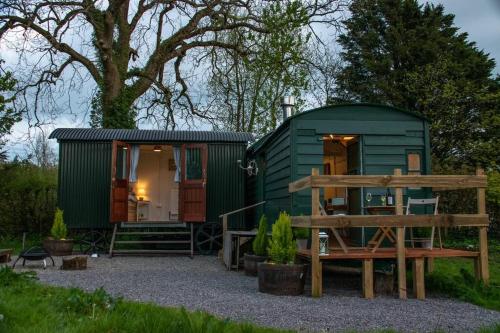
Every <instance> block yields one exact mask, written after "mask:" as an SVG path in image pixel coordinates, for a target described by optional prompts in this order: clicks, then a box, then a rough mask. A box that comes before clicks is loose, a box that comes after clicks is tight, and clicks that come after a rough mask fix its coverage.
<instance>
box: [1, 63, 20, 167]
mask: <svg viewBox="0 0 500 333" xmlns="http://www.w3.org/2000/svg"><path fill="white" fill-rule="evenodd" d="M1 64H2V60H0V65H1ZM15 85H16V81H15V80H14V79H13V78H12V73H10V72H6V71H3V69H2V68H1V67H0V161H3V160H5V159H6V158H7V152H6V151H4V150H3V147H4V145H5V139H4V136H5V135H7V134H9V133H10V130H11V128H12V126H13V125H14V124H15V123H16V122H18V121H20V120H21V117H20V115H19V113H18V112H16V111H15V110H14V109H13V108H12V107H11V103H12V101H13V97H12V92H13V91H14V87H15Z"/></svg>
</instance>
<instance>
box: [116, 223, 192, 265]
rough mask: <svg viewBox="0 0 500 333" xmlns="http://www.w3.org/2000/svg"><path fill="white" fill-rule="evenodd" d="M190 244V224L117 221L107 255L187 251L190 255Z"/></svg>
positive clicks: (179, 252)
mask: <svg viewBox="0 0 500 333" xmlns="http://www.w3.org/2000/svg"><path fill="white" fill-rule="evenodd" d="M193 245H194V242H193V224H189V225H186V224H184V223H172V222H165V223H161V222H155V223H130V222H128V223H117V224H115V226H114V228H113V235H112V238H111V245H110V248H109V256H110V257H113V256H117V255H161V254H188V255H190V256H191V258H192V257H193V252H194V248H193ZM127 246H128V248H127ZM130 247H132V248H130Z"/></svg>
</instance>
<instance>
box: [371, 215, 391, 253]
mask: <svg viewBox="0 0 500 333" xmlns="http://www.w3.org/2000/svg"><path fill="white" fill-rule="evenodd" d="M365 208H366V211H367V212H368V214H370V215H394V214H395V213H396V206H368V207H365ZM384 213H388V214H384ZM386 237H387V239H389V241H390V242H391V243H393V244H395V243H396V234H395V233H394V231H392V229H391V228H390V227H380V228H378V229H377V231H376V232H375V235H373V237H372V238H371V239H370V240H369V241H368V246H369V247H371V249H372V252H375V251H376V250H377V249H378V247H379V246H380V244H382V241H383V240H384V238H386Z"/></svg>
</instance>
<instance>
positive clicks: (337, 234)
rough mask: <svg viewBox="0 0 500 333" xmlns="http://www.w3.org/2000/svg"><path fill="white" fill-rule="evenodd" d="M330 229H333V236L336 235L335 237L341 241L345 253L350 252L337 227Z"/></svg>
mask: <svg viewBox="0 0 500 333" xmlns="http://www.w3.org/2000/svg"><path fill="white" fill-rule="evenodd" d="M330 229H331V230H332V233H333V236H334V237H335V239H336V240H337V242H338V243H339V245H340V247H341V248H342V251H344V253H347V252H349V250H348V249H347V246H346V245H345V243H344V240H343V239H342V237H340V234H339V232H338V231H337V229H335V228H330Z"/></svg>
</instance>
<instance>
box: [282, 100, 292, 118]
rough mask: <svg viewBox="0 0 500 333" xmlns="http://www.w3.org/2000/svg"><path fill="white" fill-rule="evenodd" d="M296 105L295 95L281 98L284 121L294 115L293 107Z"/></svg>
mask: <svg viewBox="0 0 500 333" xmlns="http://www.w3.org/2000/svg"><path fill="white" fill-rule="evenodd" d="M294 105H295V97H293V96H284V97H283V98H282V99H281V108H282V110H283V121H285V120H286V119H287V118H289V117H291V116H292V115H293V107H294Z"/></svg>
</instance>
